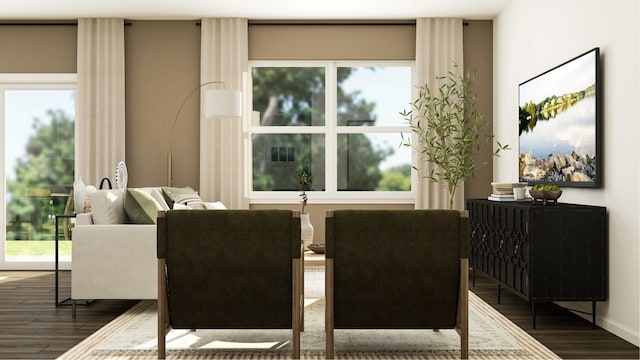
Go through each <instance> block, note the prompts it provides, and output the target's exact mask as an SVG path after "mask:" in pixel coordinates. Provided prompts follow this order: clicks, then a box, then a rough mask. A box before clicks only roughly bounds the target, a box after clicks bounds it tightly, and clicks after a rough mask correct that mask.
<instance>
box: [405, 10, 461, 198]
mask: <svg viewBox="0 0 640 360" xmlns="http://www.w3.org/2000/svg"><path fill="white" fill-rule="evenodd" d="M462 26H463V25H462V19H459V18H421V19H417V20H416V64H415V74H414V84H416V85H424V84H428V83H429V82H431V81H433V80H434V79H435V78H436V77H437V76H444V75H446V74H447V73H448V72H449V71H452V70H453V69H454V66H453V65H454V64H458V65H459V66H463V65H464V64H463V57H462V55H463V50H462V45H463V44H462ZM417 96H418V90H417V89H415V88H414V89H413V93H412V98H413V99H415V98H417ZM416 140H417V139H415V138H414V139H413V141H414V142H415V141H416ZM413 156H414V159H413V163H414V164H415V166H416V167H417V168H418V169H419V172H420V174H429V173H430V170H431V164H429V163H427V162H424V161H423V160H422V159H420V155H419V154H417V153H416V152H415V151H414V155H413ZM448 206H449V205H448V195H447V187H446V185H445V184H441V183H436V182H432V181H431V180H430V179H429V178H428V177H424V176H422V175H421V176H420V179H419V182H418V185H417V189H416V202H415V208H416V209H446V208H447V207H448ZM453 207H454V209H459V210H462V209H464V184H459V186H458V189H457V191H456V194H455V197H454V202H453Z"/></svg>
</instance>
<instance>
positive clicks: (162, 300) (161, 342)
mask: <svg viewBox="0 0 640 360" xmlns="http://www.w3.org/2000/svg"><path fill="white" fill-rule="evenodd" d="M166 264H167V260H166V259H158V359H164V358H165V357H166V343H165V336H166V334H167V328H168V324H169V317H168V315H169V309H168V305H167V283H166V272H165V271H166V269H165V266H166Z"/></svg>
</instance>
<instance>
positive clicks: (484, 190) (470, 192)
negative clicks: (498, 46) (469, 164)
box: [464, 20, 517, 199]
mask: <svg viewBox="0 0 640 360" xmlns="http://www.w3.org/2000/svg"><path fill="white" fill-rule="evenodd" d="M467 24H468V25H467V26H465V27H464V67H465V69H476V70H477V72H476V85H475V87H474V91H475V93H476V95H477V96H478V104H477V106H478V111H479V112H480V114H482V115H483V116H484V117H485V119H487V120H488V121H489V122H490V123H493V22H492V21H490V20H474V21H467ZM492 131H493V126H492V127H491V129H488V131H487V132H486V133H487V134H491V133H492ZM481 136H484V134H483V135H481ZM483 143H484V140H483ZM509 145H511V147H512V148H513V147H515V148H517V144H509ZM492 150H493V147H492V144H491V143H487V144H486V145H485V146H482V147H481V149H480V152H479V154H478V155H479V156H478V157H477V159H476V161H477V163H476V170H475V172H474V177H473V179H471V180H469V181H467V182H466V183H465V186H464V195H465V198H466V199H474V198H486V197H487V196H488V195H489V194H491V182H492V181H493V179H492V178H493V166H492V165H491V161H492V153H493V151H492ZM485 162H489V163H488V164H485Z"/></svg>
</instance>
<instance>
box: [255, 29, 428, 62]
mask: <svg viewBox="0 0 640 360" xmlns="http://www.w3.org/2000/svg"><path fill="white" fill-rule="evenodd" d="M415 43H416V29H415V24H390V23H387V24H377V25H372V24H356V25H345V24H342V25H341V24H331V25H303V24H260V23H257V24H256V23H253V24H251V26H249V59H250V60H336V59H338V60H371V59H376V60H413V59H415V58H416V52H415Z"/></svg>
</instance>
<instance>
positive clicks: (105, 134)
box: [75, 19, 125, 186]
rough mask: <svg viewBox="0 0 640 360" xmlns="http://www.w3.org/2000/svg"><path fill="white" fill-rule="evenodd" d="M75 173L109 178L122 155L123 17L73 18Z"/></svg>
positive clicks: (89, 180) (89, 179) (90, 179)
mask: <svg viewBox="0 0 640 360" xmlns="http://www.w3.org/2000/svg"><path fill="white" fill-rule="evenodd" d="M77 68H78V85H77V90H76V136H75V139H76V150H75V176H76V178H79V177H80V176H81V177H82V179H83V181H84V183H85V184H92V185H96V186H98V184H99V182H100V179H102V178H103V177H108V178H110V179H111V181H112V182H113V180H114V179H113V178H114V175H115V167H116V164H117V162H118V161H120V160H125V122H124V21H123V19H79V20H78V65H77Z"/></svg>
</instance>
